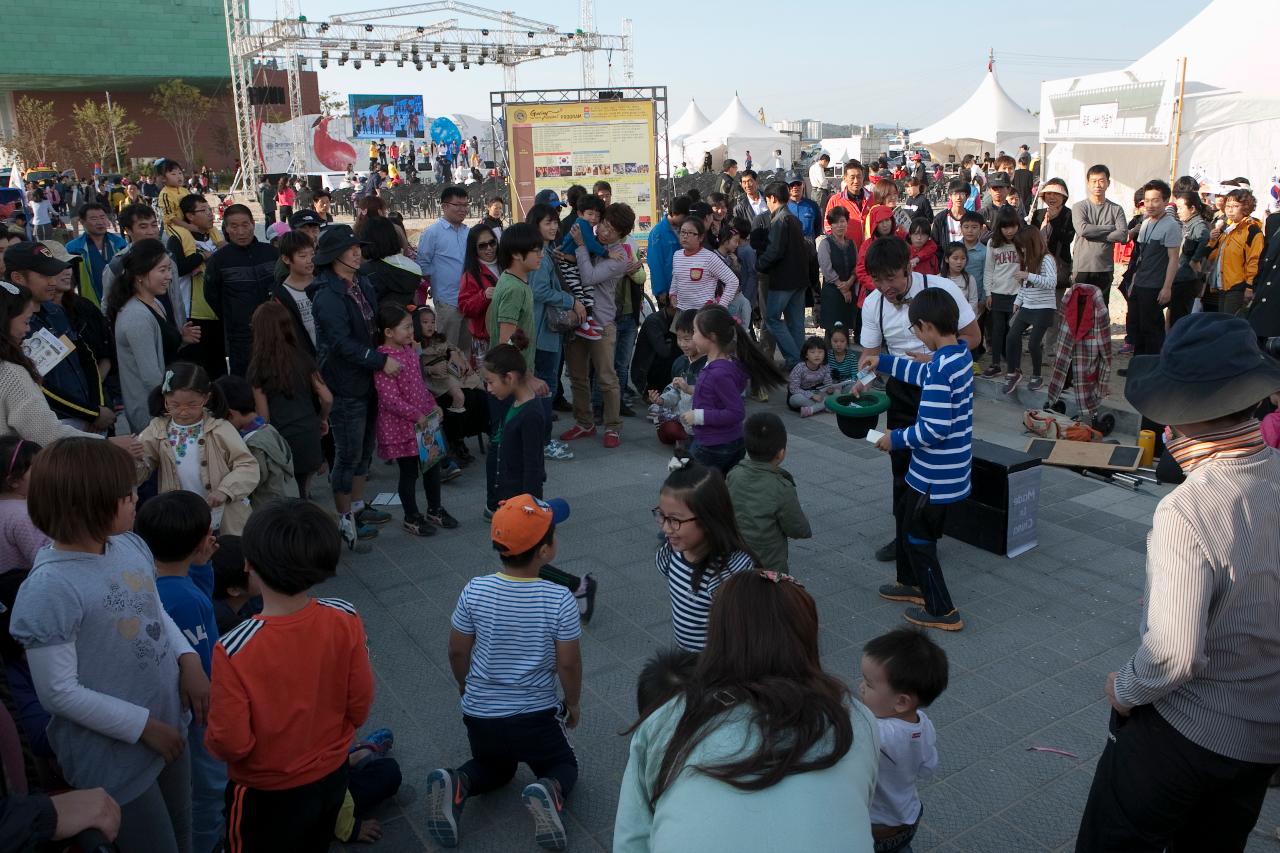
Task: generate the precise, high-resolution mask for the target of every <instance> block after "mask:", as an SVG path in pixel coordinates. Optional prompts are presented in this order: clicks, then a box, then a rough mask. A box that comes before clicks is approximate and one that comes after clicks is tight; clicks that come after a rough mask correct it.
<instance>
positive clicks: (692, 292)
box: [671, 216, 738, 311]
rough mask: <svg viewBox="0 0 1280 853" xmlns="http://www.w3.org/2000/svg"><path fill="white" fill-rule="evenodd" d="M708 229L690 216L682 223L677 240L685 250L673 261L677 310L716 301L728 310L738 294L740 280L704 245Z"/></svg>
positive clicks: (672, 289)
mask: <svg viewBox="0 0 1280 853" xmlns="http://www.w3.org/2000/svg"><path fill="white" fill-rule="evenodd" d="M706 233H707V226H706V224H705V223H703V221H702V220H701V219H699V218H697V217H693V216H690V217H688V218H686V219H685V221H684V222H683V223H681V224H680V228H679V230H678V231H676V237H677V239H679V241H680V248H681V249H682V250H683V251H679V252H676V254H675V257H674V258H672V261H671V298H672V299H673V300H675V303H676V310H677V311H684V310H685V309H687V308H702V307H703V306H705V305H707V304H709V303H712V302H714V303H715V304H717V305H720V306H722V307H725V308H727V307H728V306H729V303H731V302H733V298H734V297H735V296H737V295H738V277H737V276H736V275H734V273H733V270H731V269H729V265H728V264H726V263H725V262H724V259H723V258H721V257H720V256H719V255H718V254H716V253H715V252H713V251H711V250H710V249H707V248H705V247H704V246H703V245H702V238H703V236H704V235H705V234H706Z"/></svg>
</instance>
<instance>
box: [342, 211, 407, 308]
mask: <svg viewBox="0 0 1280 853" xmlns="http://www.w3.org/2000/svg"><path fill="white" fill-rule="evenodd" d="M363 228H364V230H363V231H358V232H356V233H357V234H358V235H359V237H360V239H361V240H363V241H364V256H365V259H366V260H367V263H366V264H365V265H364V266H363V267H362V268H361V270H360V271H361V272H362V273H364V274H365V275H366V276H368V277H369V281H370V282H371V283H372V284H373V289H374V291H375V292H377V294H378V305H379V306H381V305H384V304H391V305H399V306H400V307H401V308H404V307H405V306H406V305H412V304H414V300H415V298H416V296H417V294H418V285H419V284H421V283H422V270H421V268H419V267H418V264H417V263H416V262H414V261H411V260H409V259H408V258H406V257H405V256H404V253H403V252H402V251H401V250H402V249H403V248H404V244H403V242H402V241H401V239H400V230H399V229H398V228H396V225H395V223H394V222H392V221H391V220H390V219H388V218H387V217H385V216H371V217H369V218H368V219H366V220H365V221H364V225H363Z"/></svg>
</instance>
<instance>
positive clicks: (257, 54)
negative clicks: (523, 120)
mask: <svg viewBox="0 0 1280 853" xmlns="http://www.w3.org/2000/svg"><path fill="white" fill-rule="evenodd" d="M223 6H224V9H225V12H226V19H227V44H228V47H229V51H230V59H231V82H232V95H233V99H234V102H235V113H236V122H235V124H236V137H237V141H238V143H239V151H240V174H239V175H238V176H237V178H236V182H235V186H233V188H232V189H233V190H235V189H248V190H252V189H253V188H254V187H256V186H257V181H258V172H259V170H260V164H261V163H262V156H261V150H260V147H259V144H258V137H257V128H256V120H255V115H254V105H253V104H252V103H251V100H250V93H249V89H250V87H251V86H252V85H253V78H254V68H255V66H257V65H272V66H274V67H277V68H283V69H284V70H285V71H286V73H287V75H288V81H289V85H288V88H289V93H288V95H289V113H290V117H291V118H294V119H297V118H298V117H299V116H301V114H302V94H301V85H300V82H299V79H298V78H299V73H300V72H301V71H302V70H304V69H307V68H312V69H315V68H321V69H323V68H328V67H329V66H330V64H331V63H332V64H334V65H337V66H342V65H347V64H350V65H351V66H352V67H353V68H361V67H362V66H363V65H364V63H366V62H367V63H371V64H372V65H373V66H374V67H380V66H382V65H384V64H386V63H391V62H394V63H395V64H396V67H398V68H404V67H405V66H406V65H407V66H410V67H412V68H414V69H415V70H417V71H422V70H423V69H424V68H428V67H429V68H432V69H435V68H440V67H443V68H447V69H448V70H449V71H456V70H457V68H458V66H461V67H462V68H463V69H464V70H466V69H469V68H470V67H471V66H472V65H473V64H474V65H476V66H483V65H486V64H492V65H500V66H501V67H502V70H503V85H504V86H505V88H506V89H508V90H514V89H515V88H516V86H517V81H516V69H517V68H518V67H519V66H520V65H523V64H524V63H527V62H535V61H537V60H540V59H551V58H555V57H562V56H570V55H572V54H580V55H581V57H582V82H583V86H584V87H586V88H591V87H593V86H594V85H595V83H594V80H595V54H596V53H597V52H604V53H605V54H606V56H608V57H609V60H610V68H612V56H613V52H614V51H620V52H621V53H622V56H623V82H624V84H625V85H628V86H630V85H632V84H633V83H634V81H633V79H632V76H633V68H634V58H633V45H632V28H631V21H630V20H624V21H623V22H622V32H623V34H622V35H609V34H605V33H599V32H596V31H595V27H594V20H595V12H594V0H581V8H580V16H581V18H582V20H581V21H580V22H579V26H578V27H576V28H574V29H564V28H562V27H557V26H555V25H554V24H549V23H547V22H545V21H539V20H535V19H533V18H527V17H524V16H521V15H517V14H515V13H514V12H507V11H497V10H493V9H487V8H484V7H482V6H477V5H474V4H471V3H463V2H459V1H458V0H434V2H429V3H413V4H408V5H404V6H394V7H388V8H383V9H369V10H365V11H360V12H351V13H347V14H342V15H334V16H332V17H330V18H328V19H327V20H324V21H308V20H307V19H306V17H305V16H297V15H293V14H291V13H290V12H291V8H290V7H291V6H292V4H291V3H288V2H286V5H285V6H284V7H283V8H282V9H281V10H280V14H281V15H282V17H281V19H279V20H262V19H254V18H252V17H250V14H249V0H223ZM440 13H455V14H456V15H460V16H461V15H465V16H467V17H471V18H479V19H481V20H483V21H493V22H495V23H496V24H497V26H495V27H485V26H483V25H482V26H480V27H478V28H469V27H461V26H459V19H458V17H449V18H446V19H444V20H436V21H434V22H431V23H423V24H411V25H406V24H389V23H385V21H387V20H388V19H391V18H403V17H409V16H428V15H438V14H440ZM375 22H377V23H375ZM609 82H610V83H612V80H610V81H609ZM665 103H666V102H665V100H664V101H663V104H664V107H665ZM300 125H301V123H300V122H295V123H294V128H295V133H294V136H295V137H296V138H295V139H293V140H292V145H291V148H292V156H293V162H294V168H297V169H299V170H300V169H301V164H302V163H304V162H305V157H306V137H305V132H306V130H305V128H302V127H301V126H300ZM665 127H666V124H665V120H664V124H663V128H664V129H665Z"/></svg>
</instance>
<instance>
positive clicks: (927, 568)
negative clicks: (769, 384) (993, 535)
mask: <svg viewBox="0 0 1280 853" xmlns="http://www.w3.org/2000/svg"><path fill="white" fill-rule="evenodd" d="M959 317H960V308H959V306H958V305H957V304H956V301H955V299H953V298H952V296H951V294H950V293H948V292H947V291H945V290H943V289H941V288H937V287H931V288H927V289H925V290H923V291H921V292H920V293H918V294H917V295H916V296H915V298H914V299H912V300H911V305H910V306H909V308H908V313H907V319H908V320H909V321H910V323H911V328H912V329H913V330H915V333H916V336H917V337H918V338H919V339H920V342H921V343H923V344H924V345H925V347H926V348H928V350H929V351H930V352H931V353H932V355H931V356H930V359H929V361H927V362H924V363H921V362H919V361H916V360H915V359H913V358H911V357H910V356H905V355H900V356H894V355H880V356H877V355H875V354H873V353H865V354H863V356H862V359H861V360H860V361H859V366H860V367H862V368H863V369H868V370H869V369H871V368H875V369H876V370H878V371H880V372H881V373H888V374H890V375H891V376H892V377H893V378H894V379H897V380H898V381H899V382H905V383H907V384H909V385H917V386H919V387H920V388H921V389H922V391H921V394H920V412H919V415H918V417H917V420H916V422H915V423H914V424H912V425H911V426H909V427H904V428H902V429H894V430H890V431H889V432H886V433H885V434H884V435H882V436H880V440H879V441H877V442H876V447H877V448H879V449H880V450H882V451H884V452H885V453H888V452H889V451H891V450H910V451H911V467H910V468H909V469H908V470H907V477H906V481H907V482H906V485H907V488H905V489H903V490H902V494H901V495H900V496H899V497H898V499H897V502H896V504H895V505H894V508H893V516H894V520H895V522H896V524H897V539H896V541H897V579H896V581H895V582H894V583H891V584H885V585H883V586H881V587H880V597H881V598H884V599H886V600H888V601H907V602H911V603H913V604H917V605H920V606H918V607H909V608H907V611H906V613H904V614H903V616H904V617H905V618H906V620H907V621H908V622H911V623H913V624H916V625H923V626H925V627H928V628H939V629H941V630H943V631H959V630H960V629H961V628H963V627H964V620H963V619H961V618H960V613H959V611H957V610H956V607H955V605H954V604H953V603H952V601H951V593H950V592H948V591H947V582H946V580H945V579H944V578H943V576H942V565H941V563H939V562H938V539H940V538H941V537H942V530H943V528H944V527H945V526H946V518H947V505H948V504H951V503H955V502H956V501H961V500H964V499H965V498H966V497H968V496H969V472H970V468H971V466H972V456H973V358H972V357H971V356H970V355H969V348H968V346H966V345H965V343H964V342H963V341H958V340H957V338H956V331H957V326H958V324H959ZM858 390H860V389H858V388H855V391H858Z"/></svg>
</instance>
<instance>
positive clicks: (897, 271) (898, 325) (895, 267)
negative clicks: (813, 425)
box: [855, 240, 982, 563]
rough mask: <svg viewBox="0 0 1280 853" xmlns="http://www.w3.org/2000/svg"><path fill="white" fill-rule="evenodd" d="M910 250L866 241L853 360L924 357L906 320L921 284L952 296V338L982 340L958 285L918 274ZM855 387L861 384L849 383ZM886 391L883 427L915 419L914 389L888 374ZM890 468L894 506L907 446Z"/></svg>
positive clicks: (894, 454)
mask: <svg viewBox="0 0 1280 853" xmlns="http://www.w3.org/2000/svg"><path fill="white" fill-rule="evenodd" d="M910 263H911V253H910V250H909V249H908V248H907V244H906V243H905V242H903V241H902V240H875V241H873V242H871V243H870V245H868V246H867V250H866V269H867V274H868V275H870V276H871V280H872V281H873V282H874V283H875V286H876V289H875V290H874V291H873V292H872V293H871V294H870V295H869V296H867V299H866V302H864V303H863V305H862V334H861V335H860V336H859V340H860V341H861V342H862V357H861V358H860V359H859V364H863V363H865V362H867V361H872V362H874V361H875V359H877V358H879V356H880V354H881V353H888V354H889V355H909V356H911V357H912V358H915V359H917V360H918V361H927V360H928V359H929V349H928V347H926V346H925V345H924V344H923V343H921V342H920V339H919V338H918V337H916V334H915V331H914V330H913V329H912V327H911V321H910V319H908V316H907V315H908V306H909V305H910V304H911V300H912V299H913V298H915V296H916V294H918V293H920V292H921V291H923V290H924V289H925V288H926V287H930V288H938V289H940V290H944V291H946V293H947V294H948V295H949V296H950V297H951V298H952V299H953V300H955V303H956V307H957V308H958V309H959V311H960V319H959V321H958V323H957V326H958V327H959V329H960V331H959V332H958V333H957V334H956V337H957V339H959V340H961V341H964V342H965V343H966V344H968V345H969V349H970V350H973V349H974V348H975V347H977V346H978V344H979V343H981V342H982V332H981V330H980V329H979V328H978V321H977V319H975V317H974V314H973V308H971V307H970V306H969V301H968V300H967V299H965V297H964V294H963V293H961V292H960V289H959V288H958V287H956V286H955V285H954V284H952V282H951V280H950V279H947V278H943V277H942V276H935V275H930V276H924V275H921V274H920V273H916V272H911V266H910ZM855 391H859V392H860V391H861V388H855ZM885 392H886V393H887V394H888V395H889V411H888V412H887V413H886V415H885V418H886V423H887V424H888V426H887V429H902V428H903V427H909V426H911V425H912V424H914V423H915V422H916V418H917V414H918V410H919V408H920V388H918V387H916V386H914V385H908V384H906V383H905V382H899V381H898V380H896V379H893V378H890V379H889V380H888V382H887V383H885ZM889 464H890V466H891V467H892V469H893V500H894V506H897V503H898V498H899V496H900V495H901V493H902V490H903V489H906V488H907V480H906V477H907V469H908V468H910V467H911V451H910V450H894V451H891V452H890V453H889ZM896 556H897V549H896V543H895V542H890V543H889V544H887V545H885V546H883V547H881V548H880V549H879V550H877V551H876V559H877V560H879V561H880V562H882V563H888V562H892V561H893V560H894V559H896Z"/></svg>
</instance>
